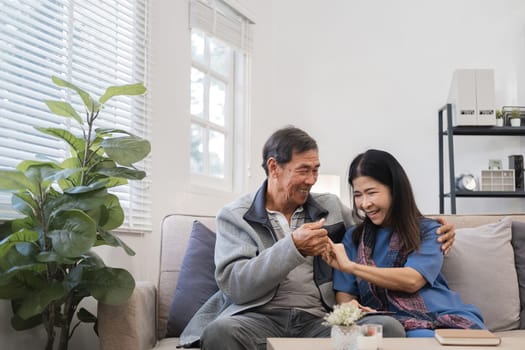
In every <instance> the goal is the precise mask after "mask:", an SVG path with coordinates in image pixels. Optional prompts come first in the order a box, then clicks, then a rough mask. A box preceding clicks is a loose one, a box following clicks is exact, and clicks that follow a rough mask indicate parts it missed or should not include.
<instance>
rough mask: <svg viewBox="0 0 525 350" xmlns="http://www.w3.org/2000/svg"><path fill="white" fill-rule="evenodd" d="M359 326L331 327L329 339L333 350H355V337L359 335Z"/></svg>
mask: <svg viewBox="0 0 525 350" xmlns="http://www.w3.org/2000/svg"><path fill="white" fill-rule="evenodd" d="M359 329H360V328H359V326H358V325H356V324H354V325H351V326H332V330H331V332H330V337H331V338H332V344H333V345H334V349H335V350H357V336H358V335H360V331H359Z"/></svg>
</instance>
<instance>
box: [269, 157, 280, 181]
mask: <svg viewBox="0 0 525 350" xmlns="http://www.w3.org/2000/svg"><path fill="white" fill-rule="evenodd" d="M266 166H267V167H268V177H276V176H277V169H278V168H279V164H277V160H276V159H275V158H273V157H270V158H268V160H267V161H266Z"/></svg>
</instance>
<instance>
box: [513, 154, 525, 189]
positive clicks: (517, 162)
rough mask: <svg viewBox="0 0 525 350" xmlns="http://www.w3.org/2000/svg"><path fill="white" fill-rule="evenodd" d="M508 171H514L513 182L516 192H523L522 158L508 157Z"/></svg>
mask: <svg viewBox="0 0 525 350" xmlns="http://www.w3.org/2000/svg"><path fill="white" fill-rule="evenodd" d="M509 169H514V181H515V185H516V190H521V191H523V178H524V174H523V156H522V155H521V154H515V155H510V156H509Z"/></svg>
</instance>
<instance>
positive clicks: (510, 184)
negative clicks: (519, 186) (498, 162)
mask: <svg viewBox="0 0 525 350" xmlns="http://www.w3.org/2000/svg"><path fill="white" fill-rule="evenodd" d="M481 190H482V191H504V192H506V191H510V192H514V191H515V190H516V187H515V182H514V170H513V169H511V170H481Z"/></svg>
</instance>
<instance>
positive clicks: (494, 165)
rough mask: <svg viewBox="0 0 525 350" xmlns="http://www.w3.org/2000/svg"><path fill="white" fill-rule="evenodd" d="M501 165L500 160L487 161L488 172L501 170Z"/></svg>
mask: <svg viewBox="0 0 525 350" xmlns="http://www.w3.org/2000/svg"><path fill="white" fill-rule="evenodd" d="M501 169H503V163H502V161H501V159H489V170H501Z"/></svg>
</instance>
